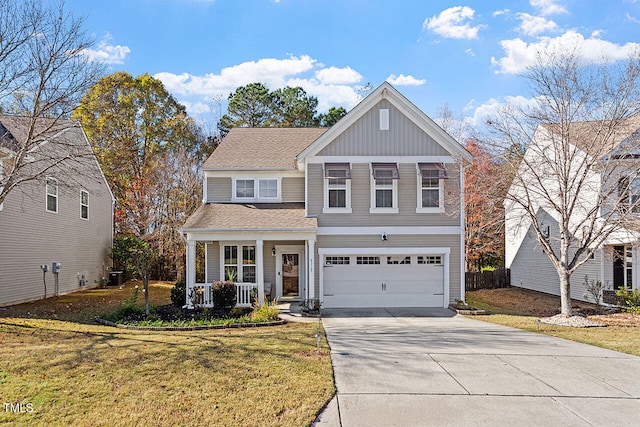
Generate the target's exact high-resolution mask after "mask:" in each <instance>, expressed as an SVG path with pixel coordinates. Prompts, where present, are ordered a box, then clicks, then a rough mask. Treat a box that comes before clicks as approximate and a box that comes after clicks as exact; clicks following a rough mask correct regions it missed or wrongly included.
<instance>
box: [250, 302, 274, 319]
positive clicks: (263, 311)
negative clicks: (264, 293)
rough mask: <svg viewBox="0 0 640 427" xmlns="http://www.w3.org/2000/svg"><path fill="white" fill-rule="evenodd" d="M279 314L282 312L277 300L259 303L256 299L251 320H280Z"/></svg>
mask: <svg viewBox="0 0 640 427" xmlns="http://www.w3.org/2000/svg"><path fill="white" fill-rule="evenodd" d="M278 314H280V309H279V308H278V302H277V301H276V300H273V301H271V303H269V302H268V301H265V302H264V303H263V304H259V303H258V302H257V301H256V302H255V304H254V305H253V311H252V312H251V320H252V321H254V322H257V323H260V322H273V321H276V320H278Z"/></svg>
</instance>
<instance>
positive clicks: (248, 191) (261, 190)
mask: <svg viewBox="0 0 640 427" xmlns="http://www.w3.org/2000/svg"><path fill="white" fill-rule="evenodd" d="M278 187H279V184H278V179H277V178H235V179H234V180H233V196H234V197H233V199H234V200H236V201H277V200H278V199H279V195H280V194H279V193H280V192H279V190H278Z"/></svg>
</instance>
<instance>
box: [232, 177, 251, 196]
mask: <svg viewBox="0 0 640 427" xmlns="http://www.w3.org/2000/svg"><path fill="white" fill-rule="evenodd" d="M254 197H255V191H254V180H253V179H236V199H253V198H254Z"/></svg>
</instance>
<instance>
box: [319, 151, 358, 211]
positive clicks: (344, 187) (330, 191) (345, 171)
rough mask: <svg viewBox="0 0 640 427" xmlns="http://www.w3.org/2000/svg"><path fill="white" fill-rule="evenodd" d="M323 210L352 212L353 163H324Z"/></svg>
mask: <svg viewBox="0 0 640 427" xmlns="http://www.w3.org/2000/svg"><path fill="white" fill-rule="evenodd" d="M323 212H341V213H350V212H351V165H350V164H349V163H325V164H324V208H323Z"/></svg>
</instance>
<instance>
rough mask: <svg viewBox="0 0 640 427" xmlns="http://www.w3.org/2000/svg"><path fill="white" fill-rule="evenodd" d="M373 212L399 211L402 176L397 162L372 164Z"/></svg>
mask: <svg viewBox="0 0 640 427" xmlns="http://www.w3.org/2000/svg"><path fill="white" fill-rule="evenodd" d="M371 177H372V185H371V212H386V213H397V212H398V184H397V180H398V179H399V178H400V175H399V173H398V165H397V164H395V163H372V164H371Z"/></svg>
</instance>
